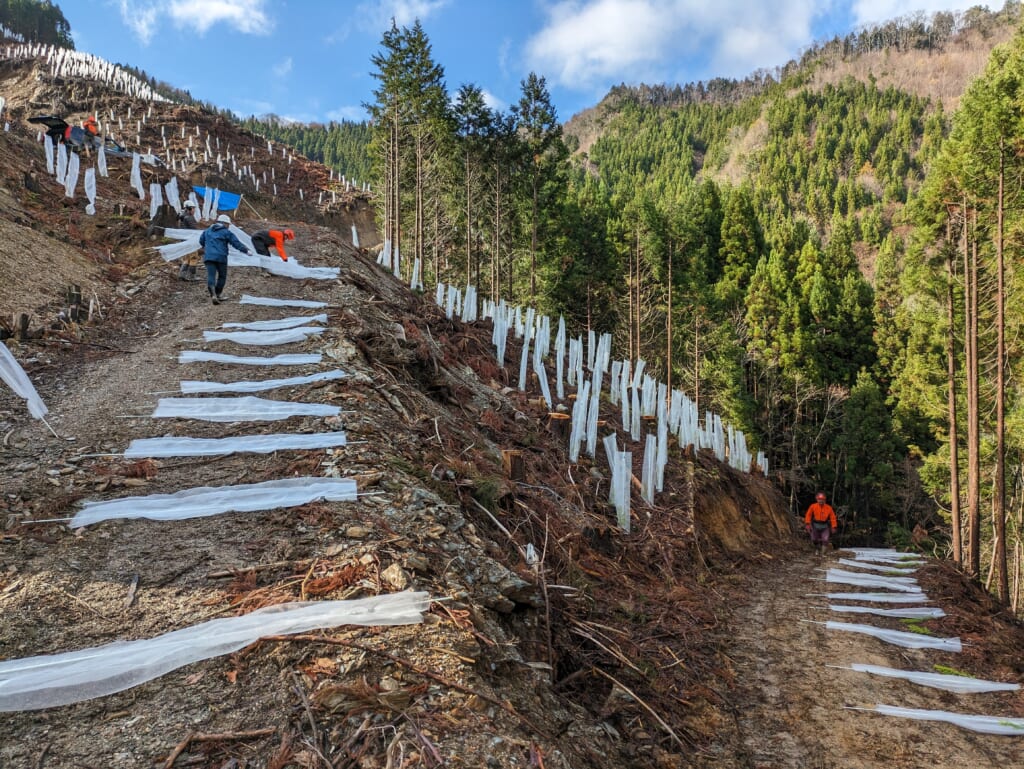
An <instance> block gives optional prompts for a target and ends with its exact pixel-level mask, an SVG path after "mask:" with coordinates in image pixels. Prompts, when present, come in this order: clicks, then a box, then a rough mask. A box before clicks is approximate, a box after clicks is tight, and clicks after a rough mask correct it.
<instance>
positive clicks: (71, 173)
mask: <svg viewBox="0 0 1024 769" xmlns="http://www.w3.org/2000/svg"><path fill="white" fill-rule="evenodd" d="M81 162H82V161H81V160H80V159H79V157H78V153H77V152H72V153H71V154H70V155H69V156H68V170H67V174H66V175H65V177H64V197H67V198H74V197H75V187H76V186H78V174H79V171H80V168H81Z"/></svg>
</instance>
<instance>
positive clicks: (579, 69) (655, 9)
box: [526, 0, 833, 89]
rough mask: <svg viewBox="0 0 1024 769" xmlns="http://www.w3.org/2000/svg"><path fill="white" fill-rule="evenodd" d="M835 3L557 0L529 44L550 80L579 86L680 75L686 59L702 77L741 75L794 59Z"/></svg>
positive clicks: (532, 60) (530, 57)
mask: <svg viewBox="0 0 1024 769" xmlns="http://www.w3.org/2000/svg"><path fill="white" fill-rule="evenodd" d="M832 5H833V3H831V2H815V1H814V0H777V1H776V2H774V3H765V2H763V0H759V1H758V2H754V0H718V2H717V3H716V4H715V6H714V8H713V9H712V8H709V6H708V4H707V3H706V2H704V0H559V2H555V3H553V4H552V5H551V6H549V7H548V9H547V20H546V24H545V26H544V28H543V29H542V30H541V31H540V32H538V33H537V34H536V35H535V36H534V37H533V38H532V39H531V40H530V41H528V43H527V46H526V60H527V64H528V66H529V67H530V68H531V69H533V70H535V71H537V72H538V73H540V74H543V75H545V76H546V77H547V78H548V79H549V80H550V81H551V82H552V83H555V84H558V85H563V86H566V87H571V88H574V89H592V88H603V87H606V86H607V85H611V84H614V83H617V82H623V81H625V82H630V83H636V82H640V81H645V82H650V83H655V82H662V81H668V80H679V79H680V75H681V73H680V72H678V71H676V70H675V68H674V66H673V64H672V62H680V61H681V60H686V59H691V61H690V62H689V64H690V71H691V72H692V71H693V70H694V69H699V70H702V72H701V74H698V75H696V76H697V77H713V76H719V75H721V76H730V77H742V76H745V75H747V74H749V73H750V72H751V71H753V70H754V69H757V68H758V67H764V66H773V65H775V64H783V63H785V61H786V60H788V59H789V58H792V57H793V56H794V55H795V54H796V53H797V51H798V50H799V48H800V47H801V46H803V45H806V44H807V42H809V41H810V39H811V22H812V20H813V19H814V18H815V17H817V16H820V15H823V14H826V13H828V12H829V11H830V10H831V8H830V6H832ZM695 57H700V58H701V61H700V63H699V64H698V65H697V67H696V68H694V66H693V62H692V59H693V58H695ZM675 66H681V65H675ZM693 77H694V76H693V75H690V76H689V77H684V78H683V79H693Z"/></svg>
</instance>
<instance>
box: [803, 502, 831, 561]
mask: <svg viewBox="0 0 1024 769" xmlns="http://www.w3.org/2000/svg"><path fill="white" fill-rule="evenodd" d="M836 526H837V523H836V511H835V510H833V509H832V505H830V504H828V503H827V502H826V501H825V495H824V494H823V493H822V492H820V491H819V492H818V494H817V496H816V497H815V499H814V502H813V503H812V504H811V506H810V507H808V508H807V512H806V513H805V514H804V529H806V531H807V533H808V534H810V535H811V544H812V545H814V549H815V551H816V552H817V553H818V555H825V551H826V550H827V549H828V538H829V535H830V534H834V533H835V530H836Z"/></svg>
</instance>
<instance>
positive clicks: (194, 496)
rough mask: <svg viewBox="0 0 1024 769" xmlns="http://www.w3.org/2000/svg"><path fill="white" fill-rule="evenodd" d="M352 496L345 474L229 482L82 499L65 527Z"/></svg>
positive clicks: (174, 518) (241, 510)
mask: <svg viewBox="0 0 1024 769" xmlns="http://www.w3.org/2000/svg"><path fill="white" fill-rule="evenodd" d="M355 498H356V482H355V481H354V480H351V479H348V478H312V477H306V478H286V479H284V480H279V481H263V482H262V483H249V484H239V485H235V486H199V487H197V488H194V489H185V490H184V491H178V492H175V493H174V494H151V495H149V496H144V497H122V498H120V499H111V500H107V501H104V502H85V503H84V504H83V505H82V509H81V510H79V511H78V513H76V514H75V516H74V517H73V518H72V519H71V523H70V524H69V525H70V526H71V528H73V529H77V528H78V527H80V526H89V525H91V524H94V523H99V522H100V521H109V520H121V519H125V518H149V519H150V520H154V521H181V520H185V519H186V518H205V517H208V516H211V515H221V514H222V513H251V512H255V511H259V510H274V509H277V508H280V507H298V506H299V505H305V504H307V503H308V502H313V501H314V500H317V499H325V500H328V501H331V502H351V501H353V500H355Z"/></svg>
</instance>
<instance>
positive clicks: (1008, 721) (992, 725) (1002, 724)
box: [875, 705, 1024, 737]
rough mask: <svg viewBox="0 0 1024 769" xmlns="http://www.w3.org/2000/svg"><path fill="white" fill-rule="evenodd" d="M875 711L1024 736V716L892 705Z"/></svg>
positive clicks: (887, 714) (876, 708)
mask: <svg viewBox="0 0 1024 769" xmlns="http://www.w3.org/2000/svg"><path fill="white" fill-rule="evenodd" d="M875 712H877V713H881V714H882V715H885V716H899V717H900V718H913V719H915V720H917V721H944V722H945V723H947V724H954V725H956V726H959V727H960V728H961V729H967V730H968V731H972V732H981V733H982V734H1002V735H1006V736H1010V735H1012V736H1014V737H1024V718H1004V717H1001V716H971V715H963V714H960V713H948V712H946V711H944V710H915V709H913V708H898V707H894V706H892V705H875Z"/></svg>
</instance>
